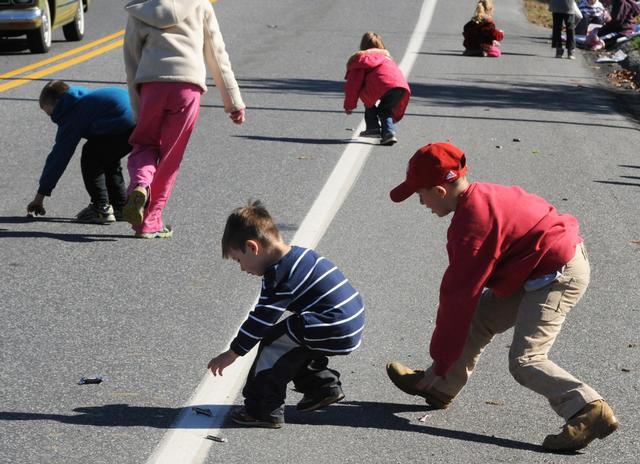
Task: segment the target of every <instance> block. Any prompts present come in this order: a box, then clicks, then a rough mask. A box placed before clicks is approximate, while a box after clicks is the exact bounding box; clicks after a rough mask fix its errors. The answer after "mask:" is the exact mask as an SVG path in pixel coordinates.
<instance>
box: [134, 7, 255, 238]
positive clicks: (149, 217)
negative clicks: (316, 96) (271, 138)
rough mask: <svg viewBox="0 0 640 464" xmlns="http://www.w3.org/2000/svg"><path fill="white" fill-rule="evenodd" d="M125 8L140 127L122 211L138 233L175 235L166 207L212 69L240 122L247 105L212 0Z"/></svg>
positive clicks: (229, 108) (229, 109) (226, 103)
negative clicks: (165, 218)
mask: <svg viewBox="0 0 640 464" xmlns="http://www.w3.org/2000/svg"><path fill="white" fill-rule="evenodd" d="M125 9H126V11H127V12H128V13H129V19H128V21H127V28H126V33H125V46H124V58H125V67H126V71H127V84H128V85H129V95H130V98H131V103H132V107H133V110H134V113H135V115H136V118H137V126H136V129H135V130H134V131H133V133H132V134H131V138H130V139H129V142H130V143H131V145H132V146H133V150H132V152H131V155H130V156H129V162H128V167H129V177H130V180H131V182H130V185H129V188H128V194H129V195H128V199H127V204H126V205H125V207H124V209H123V216H124V219H125V220H126V221H127V222H129V223H131V224H132V226H133V229H134V231H135V233H136V237H140V238H168V237H171V235H172V234H173V232H172V231H171V229H169V228H168V227H166V226H165V225H164V223H163V221H162V210H163V209H164V206H165V204H166V203H167V201H168V199H169V196H170V195H171V190H172V189H173V185H174V183H175V180H176V176H177V174H178V169H179V168H180V162H181V161H182V157H183V155H184V152H185V149H186V147H187V143H188V141H189V137H190V136H191V131H192V130H193V128H194V126H195V123H196V121H197V119H198V113H199V110H200V96H201V95H202V93H204V92H206V90H207V86H206V84H205V79H206V67H208V68H209V69H210V71H211V74H212V75H213V79H214V81H215V83H216V87H218V89H219V90H220V95H221V97H222V101H223V103H224V109H225V112H227V113H229V114H230V117H231V120H232V121H233V122H234V123H236V124H242V123H243V122H244V108H245V106H244V103H243V101H242V97H241V95H240V90H239V88H238V84H237V82H236V79H235V76H234V74H233V71H232V69H231V63H230V62H229V56H228V55H227V52H226V50H225V45H224V41H223V39H222V35H221V33H220V28H219V26H218V22H217V20H216V16H215V13H214V11H213V7H212V6H211V3H210V2H209V0H194V1H189V2H175V1H173V0H133V1H131V2H129V3H128V4H127V6H126V7H125ZM205 65H206V66H205Z"/></svg>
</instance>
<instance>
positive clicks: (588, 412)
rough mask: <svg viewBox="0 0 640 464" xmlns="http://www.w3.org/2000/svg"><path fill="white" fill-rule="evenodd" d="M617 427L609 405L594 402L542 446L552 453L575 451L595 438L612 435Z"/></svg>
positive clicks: (597, 401)
mask: <svg viewBox="0 0 640 464" xmlns="http://www.w3.org/2000/svg"><path fill="white" fill-rule="evenodd" d="M619 426H620V424H619V422H618V419H616V416H614V415H613V411H612V410H611V408H610V407H609V405H608V404H607V403H606V402H605V401H603V400H596V401H593V402H591V403H589V404H587V405H586V406H585V407H584V408H582V409H581V410H580V411H578V413H577V414H576V415H575V416H573V417H572V418H571V419H569V420H568V421H567V423H566V424H564V427H562V432H560V433H559V434H558V435H547V437H546V438H545V439H544V441H543V442H542V446H543V448H546V449H548V450H553V451H576V450H579V449H582V448H584V447H585V446H587V445H588V444H589V443H591V442H592V441H593V440H595V439H596V438H600V439H602V438H605V437H606V436H608V435H610V434H612V433H613V432H614V431H615V430H616V429H617V428H618V427H619Z"/></svg>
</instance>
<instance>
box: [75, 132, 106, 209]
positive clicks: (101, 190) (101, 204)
mask: <svg viewBox="0 0 640 464" xmlns="http://www.w3.org/2000/svg"><path fill="white" fill-rule="evenodd" d="M102 149H103V140H102V139H97V138H91V139H88V140H87V141H86V142H85V144H84V145H83V146H82V155H81V156H80V170H81V172H82V180H83V181H84V186H85V188H86V189H87V193H88V194H89V197H90V198H91V203H92V204H93V206H95V207H96V208H97V209H98V210H104V209H106V208H107V207H108V206H109V198H108V194H107V188H106V185H105V175H104V171H105V170H104V161H103V150H102Z"/></svg>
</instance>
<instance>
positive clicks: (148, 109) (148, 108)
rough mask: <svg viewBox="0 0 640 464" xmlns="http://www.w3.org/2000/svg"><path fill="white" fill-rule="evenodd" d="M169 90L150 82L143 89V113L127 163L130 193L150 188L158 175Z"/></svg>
mask: <svg viewBox="0 0 640 464" xmlns="http://www.w3.org/2000/svg"><path fill="white" fill-rule="evenodd" d="M165 90H166V89H165V87H164V86H163V85H162V83H160V82H147V83H145V84H142V86H141V87H140V111H139V113H140V114H139V116H138V122H137V125H136V128H135V129H134V130H133V132H132V134H131V137H129V143H130V144H131V146H132V150H131V154H130V155H129V159H128V162H127V167H128V169H129V178H130V182H129V187H128V188H127V193H131V192H132V191H133V190H134V189H135V188H136V187H144V188H148V187H149V186H150V185H151V182H152V181H153V177H154V175H155V173H156V166H157V164H158V160H159V159H160V146H161V144H162V138H163V134H162V125H163V122H164V118H165V113H166V112H167V98H168V97H169V96H168V95H167V94H166V92H165Z"/></svg>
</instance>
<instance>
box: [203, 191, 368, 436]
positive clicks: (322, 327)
mask: <svg viewBox="0 0 640 464" xmlns="http://www.w3.org/2000/svg"><path fill="white" fill-rule="evenodd" d="M222 256H223V257H224V258H231V259H233V260H234V261H237V262H238V263H239V264H240V269H241V270H242V271H244V272H246V273H248V274H252V275H256V276H262V291H261V293H260V298H259V300H258V304H257V305H256V306H255V308H254V309H253V311H251V312H250V313H249V316H248V318H247V319H246V320H245V321H244V323H243V324H242V326H241V327H240V330H239V331H238V334H237V335H236V337H235V338H234V340H233V341H232V342H231V347H230V348H229V350H227V351H225V352H224V353H221V354H220V355H218V356H216V357H215V358H213V359H212V360H211V361H210V362H209V365H208V368H209V369H211V372H212V373H213V375H217V374H220V375H222V371H223V370H224V368H226V367H227V366H228V365H230V364H231V363H233V362H234V361H235V360H236V359H237V358H238V357H239V356H244V355H245V354H247V353H248V352H249V351H250V350H251V349H252V348H253V347H254V346H255V345H256V344H258V343H259V347H258V354H257V355H256V359H255V361H254V362H253V365H252V367H251V370H250V371H249V376H248V378H247V382H246V384H245V386H244V389H243V391H242V394H243V396H244V398H245V400H244V407H242V408H239V409H237V410H235V411H234V412H232V414H231V419H232V420H233V421H234V422H236V423H239V424H243V425H251V426H256V427H265V428H280V427H282V424H283V423H284V400H285V396H286V388H287V384H288V383H289V382H290V381H293V383H294V386H295V388H296V390H298V391H300V392H302V393H303V395H304V396H303V397H302V399H301V400H300V402H299V403H298V405H297V407H296V408H297V410H298V411H305V412H306V411H314V410H316V409H320V408H323V407H325V406H328V405H330V404H332V403H335V402H337V401H340V400H342V399H343V398H344V393H343V392H342V388H341V385H342V384H341V383H340V374H339V373H338V372H337V371H336V370H334V369H329V367H328V362H329V358H328V357H329V356H335V355H345V354H349V353H350V352H352V351H353V350H355V349H356V348H358V346H360V343H361V340H362V330H363V329H364V304H363V302H362V298H361V297H360V294H359V293H358V292H357V291H356V290H355V289H354V288H353V287H352V286H351V284H350V283H349V281H348V280H347V279H346V278H345V277H344V275H343V274H342V272H340V270H339V269H338V268H337V267H336V266H335V265H334V264H333V263H331V262H330V261H328V260H327V259H325V258H323V257H322V256H319V255H318V254H317V253H316V252H315V251H313V250H311V249H308V248H302V247H298V246H291V245H288V244H286V243H285V242H284V241H283V239H282V236H281V235H280V232H279V231H278V228H277V227H276V225H275V223H274V221H273V219H272V217H271V216H270V215H269V213H268V212H267V210H266V209H265V208H264V206H263V205H262V204H261V203H260V202H259V201H254V202H251V203H249V204H248V205H247V206H245V207H241V208H236V209H235V210H234V211H233V212H232V213H231V215H230V216H229V218H228V219H227V224H226V227H225V230H224V234H223V236H222ZM285 311H290V312H291V313H292V314H291V315H290V316H288V317H285V318H283V319H282V320H280V319H281V317H282V315H283V314H284V312H285Z"/></svg>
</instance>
